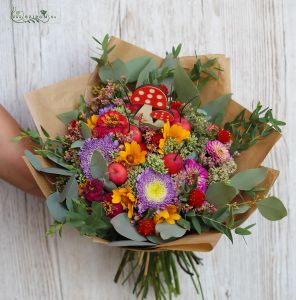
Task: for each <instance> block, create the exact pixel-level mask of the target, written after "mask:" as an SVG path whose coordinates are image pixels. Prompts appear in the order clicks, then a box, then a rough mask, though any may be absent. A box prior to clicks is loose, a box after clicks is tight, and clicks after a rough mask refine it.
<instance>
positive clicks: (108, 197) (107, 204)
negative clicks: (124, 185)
mask: <svg viewBox="0 0 296 300" xmlns="http://www.w3.org/2000/svg"><path fill="white" fill-rule="evenodd" d="M103 197H104V198H105V200H104V202H103V208H104V211H105V213H106V216H107V217H108V218H110V219H112V218H114V217H115V216H117V215H118V214H121V213H122V212H123V207H122V205H121V204H120V203H118V204H114V203H112V193H107V194H105V195H104V196H103Z"/></svg>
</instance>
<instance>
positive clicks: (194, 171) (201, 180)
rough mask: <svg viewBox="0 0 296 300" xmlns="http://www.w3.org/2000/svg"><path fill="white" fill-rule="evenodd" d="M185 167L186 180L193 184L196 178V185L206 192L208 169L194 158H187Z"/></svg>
mask: <svg viewBox="0 0 296 300" xmlns="http://www.w3.org/2000/svg"><path fill="white" fill-rule="evenodd" d="M184 169H185V172H186V182H187V183H188V184H192V183H193V182H194V181H195V180H196V182H197V186H196V187H197V188H198V189H200V190H201V191H202V192H205V191H206V189H207V178H208V171H207V170H206V169H205V168H204V167H203V166H202V165H200V164H199V163H197V162H196V161H195V160H194V159H187V160H185V163H184Z"/></svg>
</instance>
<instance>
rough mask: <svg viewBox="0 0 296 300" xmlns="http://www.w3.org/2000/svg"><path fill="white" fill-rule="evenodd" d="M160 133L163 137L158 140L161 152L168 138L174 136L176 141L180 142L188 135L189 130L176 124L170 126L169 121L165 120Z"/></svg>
mask: <svg viewBox="0 0 296 300" xmlns="http://www.w3.org/2000/svg"><path fill="white" fill-rule="evenodd" d="M162 135H163V138H162V139H161V140H160V141H159V152H160V153H162V154H163V148H164V146H165V142H166V140H167V139H168V138H170V137H172V138H175V139H176V142H177V143H181V142H182V141H183V140H186V139H188V138H189V137H190V131H188V130H186V129H184V128H183V127H181V126H179V125H177V124H174V125H173V126H171V125H170V122H166V123H165V124H164V126H163V129H162Z"/></svg>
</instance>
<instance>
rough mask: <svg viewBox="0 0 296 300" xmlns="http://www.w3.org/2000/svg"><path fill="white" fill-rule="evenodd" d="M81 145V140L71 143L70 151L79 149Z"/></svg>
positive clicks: (82, 142)
mask: <svg viewBox="0 0 296 300" xmlns="http://www.w3.org/2000/svg"><path fill="white" fill-rule="evenodd" d="M83 144H84V141H82V140H79V141H75V142H74V143H72V145H71V149H74V148H81V147H82V146H83Z"/></svg>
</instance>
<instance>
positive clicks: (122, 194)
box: [112, 186, 137, 219]
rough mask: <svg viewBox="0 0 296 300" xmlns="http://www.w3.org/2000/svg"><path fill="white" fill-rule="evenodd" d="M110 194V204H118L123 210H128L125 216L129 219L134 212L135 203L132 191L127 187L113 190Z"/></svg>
mask: <svg viewBox="0 0 296 300" xmlns="http://www.w3.org/2000/svg"><path fill="white" fill-rule="evenodd" d="M112 193H113V194H112V203H114V204H118V203H120V204H121V205H122V207H123V209H127V210H128V214H127V216H128V217H129V218H130V219H131V217H132V216H133V212H134V205H135V204H136V203H137V199H136V198H135V196H134V194H133V192H132V189H131V188H130V187H129V186H127V187H125V188H119V189H115V190H113V192H112Z"/></svg>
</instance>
